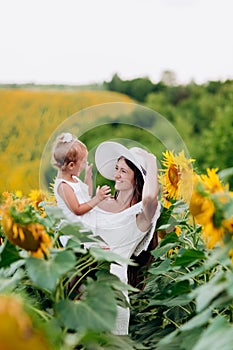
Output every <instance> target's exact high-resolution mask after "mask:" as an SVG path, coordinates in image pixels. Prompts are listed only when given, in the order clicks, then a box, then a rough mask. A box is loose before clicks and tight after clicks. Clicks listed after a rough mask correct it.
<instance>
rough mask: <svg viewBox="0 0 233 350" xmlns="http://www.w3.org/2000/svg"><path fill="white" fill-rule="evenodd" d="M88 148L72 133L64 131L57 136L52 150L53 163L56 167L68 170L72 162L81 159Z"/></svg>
mask: <svg viewBox="0 0 233 350" xmlns="http://www.w3.org/2000/svg"><path fill="white" fill-rule="evenodd" d="M86 152H87V148H86V146H85V145H84V143H82V142H81V141H79V140H78V139H77V138H76V137H75V136H74V135H72V134H71V133H62V134H60V135H59V136H57V138H56V140H55V142H54V144H53V150H52V164H53V166H54V167H55V168H58V169H61V170H66V167H67V165H68V164H69V163H70V162H74V163H77V162H78V161H81V160H82V159H83V157H84V156H85V154H86Z"/></svg>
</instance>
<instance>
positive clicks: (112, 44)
mask: <svg viewBox="0 0 233 350" xmlns="http://www.w3.org/2000/svg"><path fill="white" fill-rule="evenodd" d="M232 16H233V1H232V0H82V1H81V0H2V1H1V2H0V47H1V52H0V83H13V82H18V83H22V82H34V83H69V84H88V83H94V82H102V81H104V80H110V79H111V77H112V75H113V74H114V73H118V75H119V76H120V77H121V78H122V79H133V78H136V77H142V76H148V77H149V78H150V79H151V80H152V81H153V82H158V81H159V80H160V78H161V74H162V72H163V71H165V70H171V71H174V72H175V73H176V76H177V80H178V82H179V83H188V82H189V81H190V80H194V81H195V82H196V83H203V82H205V81H208V80H225V79H233V20H232Z"/></svg>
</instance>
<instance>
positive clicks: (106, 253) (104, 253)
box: [90, 246, 135, 265]
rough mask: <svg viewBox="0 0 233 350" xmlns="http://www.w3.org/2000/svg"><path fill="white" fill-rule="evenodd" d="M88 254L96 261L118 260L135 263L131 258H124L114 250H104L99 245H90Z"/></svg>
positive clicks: (124, 262) (119, 261)
mask: <svg viewBox="0 0 233 350" xmlns="http://www.w3.org/2000/svg"><path fill="white" fill-rule="evenodd" d="M90 254H91V255H92V256H93V257H94V258H95V259H96V260H97V261H108V262H118V263H123V264H129V263H130V265H135V263H133V261H132V260H130V259H126V258H124V257H122V256H120V255H118V254H116V253H114V252H111V251H110V250H104V249H102V248H99V247H94V246H92V247H90Z"/></svg>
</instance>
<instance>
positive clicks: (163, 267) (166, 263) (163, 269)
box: [149, 259, 171, 275]
mask: <svg viewBox="0 0 233 350" xmlns="http://www.w3.org/2000/svg"><path fill="white" fill-rule="evenodd" d="M170 262H171V260H170V259H165V260H164V261H163V262H162V263H161V264H160V265H159V266H158V267H151V268H150V269H149V273H151V274H152V275H158V274H161V273H163V272H166V271H168V269H169V267H170Z"/></svg>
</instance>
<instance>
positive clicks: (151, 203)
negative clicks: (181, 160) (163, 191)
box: [137, 149, 159, 231]
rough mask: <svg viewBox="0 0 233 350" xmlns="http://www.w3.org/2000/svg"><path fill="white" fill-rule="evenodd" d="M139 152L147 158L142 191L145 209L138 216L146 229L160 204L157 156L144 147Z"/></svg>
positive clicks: (139, 222)
mask: <svg viewBox="0 0 233 350" xmlns="http://www.w3.org/2000/svg"><path fill="white" fill-rule="evenodd" d="M138 152H140V155H141V156H143V157H144V159H145V160H146V176H145V182H144V186H143V191H142V206H143V211H142V213H141V214H139V215H138V217H137V224H138V227H139V228H140V229H143V230H142V231H145V230H147V229H148V228H149V227H150V225H151V222H152V219H153V217H154V215H155V212H156V209H157V206H158V187H159V186H158V169H157V163H156V157H155V156H154V155H153V154H152V153H148V152H146V151H145V150H142V149H141V150H140V151H138Z"/></svg>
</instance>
